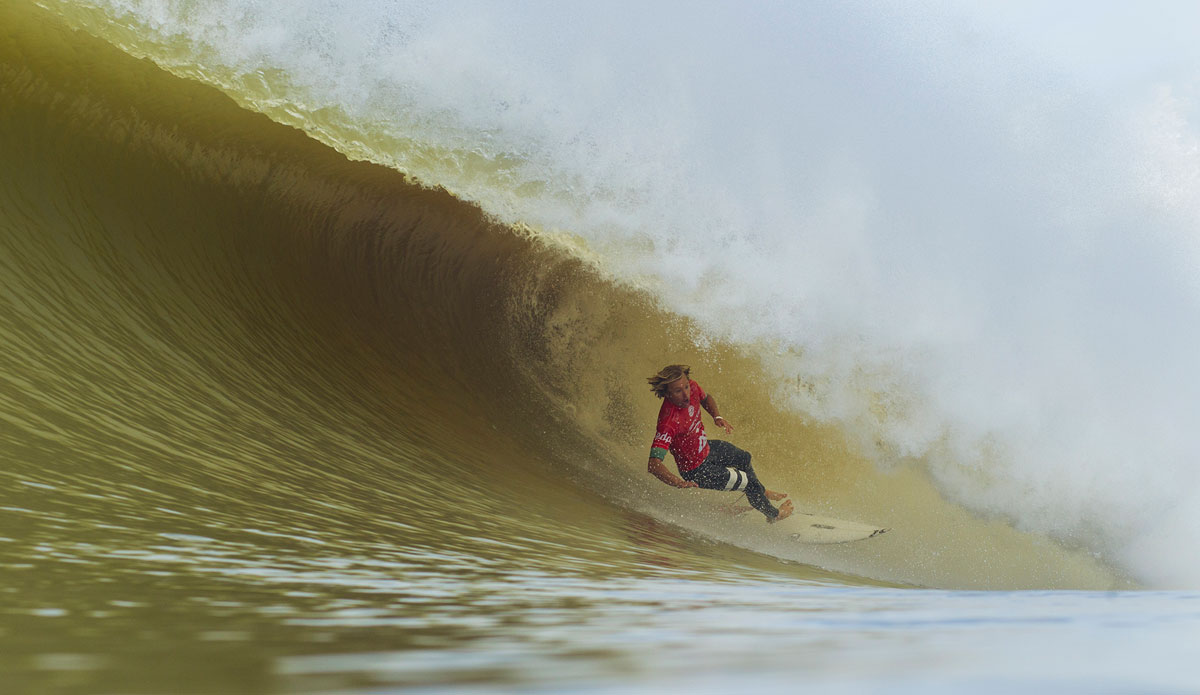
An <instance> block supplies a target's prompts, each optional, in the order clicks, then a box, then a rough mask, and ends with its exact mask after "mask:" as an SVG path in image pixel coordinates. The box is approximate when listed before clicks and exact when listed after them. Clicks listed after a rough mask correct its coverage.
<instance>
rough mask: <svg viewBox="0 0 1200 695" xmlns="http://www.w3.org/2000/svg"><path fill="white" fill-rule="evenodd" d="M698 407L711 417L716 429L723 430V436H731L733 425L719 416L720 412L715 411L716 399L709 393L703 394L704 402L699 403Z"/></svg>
mask: <svg viewBox="0 0 1200 695" xmlns="http://www.w3.org/2000/svg"><path fill="white" fill-rule="evenodd" d="M700 405H701V406H702V407H703V408H704V409H705V410H707V411H708V414H709V415H712V419H713V422H715V423H716V425H717V427H720V428H722V429H724V430H725V434H733V425H731V424H729V421H728V420H726V419H725V417H724V416H723V415H721V411H720V410H718V409H717V399H716V398H714V397H713V395H712V394H711V393H708V394H705V396H704V400H702V401H700Z"/></svg>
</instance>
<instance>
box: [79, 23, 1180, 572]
mask: <svg viewBox="0 0 1200 695" xmlns="http://www.w3.org/2000/svg"><path fill="white" fill-rule="evenodd" d="M95 5H96V6H97V7H101V8H103V9H104V11H105V13H106V14H107V16H108V17H109V18H110V19H111V20H112V21H113V22H114V23H117V24H122V25H124V26H126V27H136V29H137V32H136V36H137V37H139V38H138V39H136V41H139V42H140V45H138V46H130V42H131V41H134V39H129V38H128V37H127V38H126V39H125V40H124V41H125V45H126V47H127V48H131V49H132V50H140V51H142V52H143V53H144V54H147V55H150V56H151V57H153V58H155V59H156V60H158V61H160V62H161V63H163V64H164V65H167V66H169V67H172V68H174V69H177V70H180V71H183V72H185V73H187V74H191V75H192V76H197V77H201V78H203V79H208V80H210V81H213V82H215V83H217V84H219V85H220V86H222V87H223V88H225V89H226V90H227V91H229V92H231V94H233V95H234V96H235V98H239V99H241V100H243V101H245V102H248V103H251V104H252V105H254V106H255V107H256V108H259V109H260V110H263V111H264V112H266V113H268V114H269V115H271V116H272V117H273V118H276V119H277V120H281V121H284V122H289V123H291V124H293V125H297V126H299V127H302V128H305V129H306V130H308V131H309V132H311V133H313V134H315V135H317V136H319V137H322V138H323V139H325V140H327V141H328V142H330V144H332V145H334V146H335V147H339V148H340V149H342V150H343V151H345V152H348V153H351V154H354V155H356V156H364V157H369V158H371V159H374V160H376V161H379V162H382V163H386V164H389V165H392V166H395V167H396V168H399V169H401V170H403V171H406V172H408V173H411V174H413V175H414V176H416V177H418V178H419V179H421V180H423V181H425V182H427V183H431V184H438V185H444V186H446V187H447V188H449V189H451V190H453V191H454V192H456V193H457V194H459V195H461V196H463V197H464V198H467V199H469V200H473V201H476V202H478V203H480V204H481V205H482V206H483V207H484V209H485V210H487V211H489V212H490V213H492V214H495V215H497V216H499V217H500V218H502V219H505V220H507V221H510V222H523V223H528V224H531V225H534V226H536V227H539V228H541V229H545V230H549V231H560V232H562V231H565V232H569V233H571V234H574V235H578V236H579V237H582V238H583V239H584V240H586V243H587V246H588V248H589V249H591V250H592V251H593V252H595V253H596V254H598V255H599V257H600V258H602V259H603V263H604V264H605V267H606V268H607V270H608V271H609V272H611V273H613V274H614V275H615V276H616V277H618V278H621V279H623V280H625V281H627V282H636V283H640V284H642V285H643V286H646V287H649V288H651V289H652V291H653V292H654V293H655V294H656V295H657V296H658V297H659V299H660V300H661V302H662V303H663V305H664V306H665V307H666V308H669V309H671V310H673V311H676V312H679V313H681V314H684V315H687V316H690V317H692V318H694V319H696V320H697V321H698V322H699V324H700V325H701V326H703V327H704V328H705V329H706V330H707V331H708V332H709V333H710V334H711V335H712V336H714V337H717V338H725V339H735V340H737V341H740V342H743V343H744V344H747V345H760V346H761V345H771V346H775V347H777V348H778V350H770V351H764V352H763V356H762V359H763V361H764V362H765V363H767V364H768V365H770V368H771V371H772V372H773V373H776V374H779V375H781V376H782V377H785V378H784V379H783V380H782V381H783V382H786V383H787V384H789V386H787V387H785V388H783V389H782V390H781V392H780V393H779V397H780V399H781V400H785V401H786V402H788V403H790V404H791V405H792V406H793V407H795V408H796V409H798V410H799V411H800V412H802V413H804V414H806V415H807V416H808V417H811V418H812V419H814V420H817V421H822V422H836V423H840V424H842V426H843V427H844V429H845V431H846V432H847V435H848V437H849V438H851V439H852V440H853V441H855V442H856V443H857V444H858V446H859V447H860V448H861V449H862V450H863V451H864V452H866V453H868V454H869V455H871V456H872V457H873V458H874V459H875V460H876V461H877V462H878V463H879V464H880V465H884V466H900V465H903V466H910V465H915V466H921V467H924V468H926V469H927V470H928V471H929V473H930V474H931V475H932V476H933V477H934V478H935V479H936V480H937V481H939V484H940V485H941V488H942V490H943V492H944V494H946V495H947V496H949V497H951V498H952V499H955V500H957V501H959V502H961V503H962V504H964V505H966V506H967V507H968V508H970V509H973V510H975V511H977V512H979V513H984V514H991V515H997V516H1000V517H1003V518H1006V519H1009V520H1011V521H1012V522H1013V523H1014V524H1015V525H1017V526H1018V527H1019V528H1022V529H1026V530H1031V531H1037V532H1042V533H1048V534H1051V535H1053V536H1055V537H1057V538H1060V539H1063V540H1066V541H1067V542H1069V543H1071V544H1074V545H1078V546H1082V547H1087V548H1090V549H1092V550H1093V551H1094V552H1095V553H1097V554H1101V555H1104V556H1106V557H1109V558H1112V559H1114V560H1117V561H1122V562H1124V563H1125V564H1126V565H1127V567H1128V569H1130V571H1132V572H1134V573H1135V574H1137V575H1139V576H1142V577H1144V578H1147V579H1149V580H1151V581H1153V582H1156V583H1159V584H1163V585H1190V586H1195V585H1197V584H1200V566H1197V564H1196V563H1195V562H1194V561H1190V560H1181V559H1180V558H1179V557H1178V553H1176V552H1173V549H1175V548H1179V547H1193V546H1194V545H1195V544H1196V543H1197V541H1200V521H1198V520H1197V519H1196V518H1195V515H1194V514H1188V513H1185V512H1179V511H1177V512H1171V511H1170V510H1184V509H1187V508H1188V504H1189V503H1190V502H1191V501H1192V500H1190V499H1189V498H1188V497H1187V495H1188V492H1187V491H1188V490H1192V489H1195V486H1196V482H1197V478H1198V477H1200V465H1198V463H1197V462H1198V460H1200V457H1198V456H1197V454H1200V445H1198V444H1197V443H1196V442H1195V440H1194V438H1193V436H1192V435H1191V430H1192V425H1193V421H1194V413H1195V403H1196V402H1198V400H1200V399H1198V397H1200V369H1198V368H1197V367H1196V366H1195V364H1194V361H1195V355H1196V354H1198V353H1200V321H1198V320H1197V319H1200V315H1198V314H1200V311H1198V307H1197V298H1198V297H1200V293H1198V292H1197V290H1198V287H1197V279H1198V276H1197V273H1196V265H1197V262H1200V247H1198V246H1197V241H1196V240H1197V239H1198V238H1200V236H1197V234H1196V229H1195V219H1196V214H1195V213H1196V211H1197V209H1198V208H1200V203H1198V202H1197V201H1198V200H1200V198H1198V197H1197V194H1196V191H1197V190H1200V188H1198V187H1197V186H1196V185H1195V182H1196V181H1197V180H1198V179H1200V174H1198V173H1197V172H1200V154H1198V152H1200V150H1198V148H1197V145H1196V143H1197V139H1196V135H1195V129H1194V125H1193V120H1192V119H1191V113H1190V101H1189V99H1190V96H1191V92H1190V91H1189V85H1188V83H1186V82H1180V81H1179V75H1180V74H1182V75H1183V76H1184V77H1187V78H1193V79H1194V78H1195V76H1196V73H1195V72H1189V71H1186V70H1185V71H1183V72H1181V73H1176V74H1175V75H1174V77H1175V78H1176V81H1175V82H1174V83H1173V84H1170V85H1162V84H1158V80H1157V78H1156V76H1155V75H1153V74H1151V75H1150V77H1149V79H1144V80H1141V81H1132V82H1131V81H1129V79H1128V76H1125V80H1126V81H1125V82H1123V84H1122V85H1121V88H1120V89H1117V88H1115V87H1114V88H1112V89H1110V90H1107V91H1104V90H1098V89H1096V86H1095V78H1094V76H1089V78H1088V79H1087V80H1084V79H1082V78H1079V77H1078V76H1077V75H1073V74H1072V73H1070V72H1066V71H1065V68H1064V67H1063V66H1058V65H1055V64H1042V63H1039V62H1038V61H1039V60H1043V59H1044V58H1045V57H1044V56H1041V55H1038V54H1037V53H1035V52H1022V51H1021V50H1020V49H1019V48H1018V47H1017V46H1015V45H1014V44H1013V43H1012V40H1011V37H1009V36H1006V35H1005V34H1003V33H1000V32H999V31H997V30H993V29H992V28H990V27H989V25H987V24H986V23H983V22H982V20H980V19H978V18H972V17H968V16H965V15H956V14H955V13H954V12H953V11H951V10H947V9H946V8H938V7H937V6H936V5H934V6H932V7H926V8H924V9H915V8H909V7H904V6H894V5H893V4H892V3H864V4H859V5H849V6H848V5H844V4H832V3H831V4H828V5H823V4H816V3H812V4H804V5H801V6H793V7H758V8H755V9H754V10H753V11H752V12H747V11H746V10H744V9H739V8H736V7H733V6H730V7H715V8H714V7H708V8H698V7H691V6H689V7H687V8H686V9H685V10H684V9H680V8H678V7H669V6H665V5H664V6H650V7H646V6H644V5H643V4H640V3H626V4H617V5H615V6H614V5H613V4H612V3H606V4H604V5H603V6H596V7H585V6H579V5H577V4H574V3H572V4H569V5H561V4H556V3H525V4H523V5H522V6H521V7H520V8H512V7H508V8H499V7H497V6H494V5H491V4H487V3H479V4H474V3H431V4H426V3H420V2H376V3H355V4H354V5H353V9H352V10H351V9H350V8H348V7H344V6H342V5H340V4H339V3H336V2H331V1H329V0H324V1H318V0H308V1H306V2H294V1H289V2H244V1H235V0H229V1H227V2H217V3H205V4H204V5H203V6H202V7H198V6H193V4H192V3H186V2H166V3H162V2H141V1H137V0H113V1H112V2H99V3H95ZM60 11H62V12H64V13H68V14H69V13H70V12H72V11H73V10H71V9H69V8H62V9H60ZM1164 21H1165V20H1164ZM93 28H94V29H95V30H97V31H100V32H103V31H105V30H104V28H103V27H99V26H95V27H93ZM248 84H253V85H254V89H253V90H251V89H250V88H248V87H247V85H248ZM1085 84H1086V87H1085V86H1084V85H1085ZM401 143H403V144H404V146H401V145H400V144H401ZM677 349H682V348H677ZM1192 508H1194V506H1193V507H1192ZM1164 513H1166V514H1167V515H1168V516H1169V515H1171V514H1174V517H1173V518H1170V519H1168V518H1167V517H1164Z"/></svg>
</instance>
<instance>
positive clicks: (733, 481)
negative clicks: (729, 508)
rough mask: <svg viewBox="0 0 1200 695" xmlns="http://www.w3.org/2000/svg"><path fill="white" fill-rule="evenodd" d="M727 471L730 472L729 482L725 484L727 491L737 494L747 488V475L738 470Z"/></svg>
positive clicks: (729, 469)
mask: <svg viewBox="0 0 1200 695" xmlns="http://www.w3.org/2000/svg"><path fill="white" fill-rule="evenodd" d="M725 470H727V471H729V480H728V481H727V482H726V483H725V490H726V491H730V492H737V491H738V490H744V489H745V488H746V483H748V482H749V481H748V480H747V479H746V474H745V473H743V472H741V471H739V470H738V469H736V468H726V469H725Z"/></svg>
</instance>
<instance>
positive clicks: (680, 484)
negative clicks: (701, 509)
mask: <svg viewBox="0 0 1200 695" xmlns="http://www.w3.org/2000/svg"><path fill="white" fill-rule="evenodd" d="M675 487H678V488H685V487H700V486H699V485H697V484H696V481H694V480H683V479H682V478H681V479H680V480H679V482H678V483H675Z"/></svg>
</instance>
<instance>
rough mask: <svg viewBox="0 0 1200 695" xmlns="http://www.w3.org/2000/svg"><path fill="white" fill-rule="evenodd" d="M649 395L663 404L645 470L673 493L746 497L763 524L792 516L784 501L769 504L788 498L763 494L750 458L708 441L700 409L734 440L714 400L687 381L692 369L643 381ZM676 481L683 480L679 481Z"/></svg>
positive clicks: (669, 369) (678, 368)
mask: <svg viewBox="0 0 1200 695" xmlns="http://www.w3.org/2000/svg"><path fill="white" fill-rule="evenodd" d="M646 381H648V382H650V389H651V390H652V391H654V395H656V396H658V397H659V398H661V399H663V404H662V408H660V409H659V411H658V429H657V431H656V432H655V434H654V443H653V444H651V447H650V462H649V463H648V464H647V466H646V467H647V470H649V472H650V473H651V474H652V475H653V476H654V477H656V478H658V479H659V480H661V481H663V482H664V483H666V484H667V485H671V486H673V487H679V488H685V487H699V488H703V489H705V490H727V491H731V492H737V491H745V493H746V499H747V500H748V501H749V502H750V504H751V506H753V507H754V508H755V509H757V510H758V511H760V512H762V513H763V514H764V515H766V517H767V521H768V522H775V521H779V520H780V519H785V518H787V517H788V516H790V515H791V513H792V501H791V500H784V502H783V504H781V505H780V506H779V508H778V509H776V508H775V505H773V504H771V502H772V501H779V500H783V499H784V498H786V497H787V495H786V494H784V493H781V492H774V491H772V490H768V489H766V488H765V487H764V486H763V484H762V483H761V482H759V480H758V476H756V475H754V469H753V468H752V467H751V466H750V454H749V453H748V452H745V451H742V450H741V449H739V448H737V447H736V446H734V445H732V444H730V443H729V442H725V441H721V440H718V439H714V440H712V441H709V440H708V436H707V435H705V433H704V423H703V422H702V421H701V419H700V409H701V408H704V409H705V410H707V411H708V414H709V415H711V416H712V419H713V423H715V424H716V425H717V426H718V427H721V428H722V429H724V430H725V434H733V425H731V424H729V421H728V420H726V419H725V418H724V416H722V415H721V413H720V411H719V410H718V409H717V400H716V399H715V398H713V396H712V394H710V393H705V392H704V389H702V388H700V384H697V383H696V382H695V381H693V380H692V378H691V368H690V367H688V366H687V365H685V364H672V365H668V366H666V367H663V368H662V369H661V370H660V371H659V372H658V374H655V375H654V376H652V377H650V378H648V379H647V380H646ZM667 451H670V452H671V454H672V455H673V456H674V457H675V465H676V467H677V468H678V469H679V475H675V474H674V473H672V472H671V471H670V469H668V468H667V466H666V464H665V463H663V461H664V460H665V459H666V457H667ZM680 476H683V477H682V478H681V477H680Z"/></svg>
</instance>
